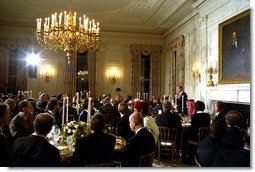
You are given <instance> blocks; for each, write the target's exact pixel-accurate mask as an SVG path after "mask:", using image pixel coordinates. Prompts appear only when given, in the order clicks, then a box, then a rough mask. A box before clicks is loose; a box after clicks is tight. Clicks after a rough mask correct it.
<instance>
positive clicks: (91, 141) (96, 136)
mask: <svg viewBox="0 0 255 172" xmlns="http://www.w3.org/2000/svg"><path fill="white" fill-rule="evenodd" d="M115 142H116V138H115V137H114V136H113V135H110V134H106V133H103V132H95V133H93V134H89V135H88V136H86V137H81V138H78V140H77V143H76V145H75V152H74V154H73V156H72V157H70V163H71V164H70V165H71V166H75V167H84V166H85V165H88V164H99V163H106V162H112V161H113V151H114V147H115Z"/></svg>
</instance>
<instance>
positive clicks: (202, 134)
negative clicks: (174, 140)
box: [187, 127, 210, 164]
mask: <svg viewBox="0 0 255 172" xmlns="http://www.w3.org/2000/svg"><path fill="white" fill-rule="evenodd" d="M197 134H198V140H197V141H193V140H187V151H188V155H189V157H192V159H193V160H192V161H193V163H196V164H197V162H196V159H195V158H194V156H195V154H196V150H197V145H198V144H199V143H200V142H201V141H202V140H203V139H205V138H206V137H207V136H208V135H209V134H210V127H200V128H199V129H198V133H197Z"/></svg>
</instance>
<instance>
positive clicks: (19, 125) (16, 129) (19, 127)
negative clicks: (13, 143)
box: [9, 113, 34, 138]
mask: <svg viewBox="0 0 255 172" xmlns="http://www.w3.org/2000/svg"><path fill="white" fill-rule="evenodd" d="M9 128H10V132H11V134H12V136H13V137H14V138H19V137H25V136H29V135H30V134H32V133H33V132H34V126H33V124H32V122H31V121H30V119H29V118H27V119H25V117H23V116H22V115H21V114H19V113H18V114H17V115H16V116H15V117H14V118H13V119H12V120H11V122H10V124H9Z"/></svg>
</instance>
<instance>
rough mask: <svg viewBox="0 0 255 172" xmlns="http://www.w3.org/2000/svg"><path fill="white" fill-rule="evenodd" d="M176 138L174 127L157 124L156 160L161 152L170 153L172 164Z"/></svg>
mask: <svg viewBox="0 0 255 172" xmlns="http://www.w3.org/2000/svg"><path fill="white" fill-rule="evenodd" d="M176 138H177V129H176V128H170V127H162V126H159V139H158V160H160V155H161V154H167V155H171V161H172V164H173V160H174V158H175V154H176ZM170 153H171V154H170Z"/></svg>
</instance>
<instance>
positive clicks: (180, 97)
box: [175, 85, 188, 115]
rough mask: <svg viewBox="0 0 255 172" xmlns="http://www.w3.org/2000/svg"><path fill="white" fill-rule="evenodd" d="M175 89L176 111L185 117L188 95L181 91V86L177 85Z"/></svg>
mask: <svg viewBox="0 0 255 172" xmlns="http://www.w3.org/2000/svg"><path fill="white" fill-rule="evenodd" d="M176 89H177V95H176V96H177V110H178V112H179V113H183V114H185V115H187V100H188V95H187V94H186V93H185V92H184V91H183V87H182V86H181V85H179V86H178V87H177V88H176ZM175 103H176V102H175ZM182 106H183V107H182Z"/></svg>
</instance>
